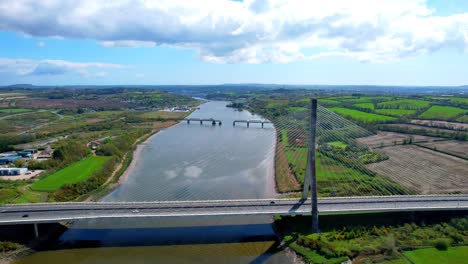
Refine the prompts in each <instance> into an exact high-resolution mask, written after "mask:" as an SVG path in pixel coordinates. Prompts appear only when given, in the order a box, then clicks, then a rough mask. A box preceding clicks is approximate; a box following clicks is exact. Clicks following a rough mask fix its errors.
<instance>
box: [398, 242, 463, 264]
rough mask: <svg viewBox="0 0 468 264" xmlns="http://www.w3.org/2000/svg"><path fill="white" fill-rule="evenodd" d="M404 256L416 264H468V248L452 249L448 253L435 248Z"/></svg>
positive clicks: (405, 253)
mask: <svg viewBox="0 0 468 264" xmlns="http://www.w3.org/2000/svg"><path fill="white" fill-rule="evenodd" d="M404 255H405V256H406V257H407V258H409V259H410V260H411V261H412V262H413V263H416V264H440V263H457V264H468V246H462V247H450V248H448V250H446V251H441V250H437V249H435V248H425V249H418V250H414V251H406V252H404Z"/></svg>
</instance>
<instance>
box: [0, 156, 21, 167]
mask: <svg viewBox="0 0 468 264" xmlns="http://www.w3.org/2000/svg"><path fill="white" fill-rule="evenodd" d="M20 159H21V156H7V157H3V158H0V165H7V164H10V163H14V162H15V161H17V160H20Z"/></svg>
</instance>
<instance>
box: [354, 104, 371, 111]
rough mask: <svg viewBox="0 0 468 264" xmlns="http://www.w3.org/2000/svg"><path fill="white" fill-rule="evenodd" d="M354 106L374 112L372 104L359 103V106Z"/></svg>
mask: <svg viewBox="0 0 468 264" xmlns="http://www.w3.org/2000/svg"><path fill="white" fill-rule="evenodd" d="M354 106H355V107H357V108H364V109H370V110H374V104H373V103H360V104H355V105H354Z"/></svg>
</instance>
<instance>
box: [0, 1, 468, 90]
mask: <svg viewBox="0 0 468 264" xmlns="http://www.w3.org/2000/svg"><path fill="white" fill-rule="evenodd" d="M17 83H29V84H35V85H72V84H73V85H125V84H145V85H151V84H154V85H157V84H164V85H171V84H224V83H266V84H330V85H415V86H420V85H423V86H425V85H437V86H439V85H440V86H457V85H468V1H467V0H346V1H343V0H243V1H234V0H189V1H188V0H101V1H95V0H41V1H37V0H15V1H3V0H0V85H9V84H17Z"/></svg>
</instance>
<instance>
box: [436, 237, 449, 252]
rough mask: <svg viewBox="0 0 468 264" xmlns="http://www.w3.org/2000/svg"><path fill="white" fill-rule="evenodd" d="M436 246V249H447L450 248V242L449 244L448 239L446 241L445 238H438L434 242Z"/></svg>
mask: <svg viewBox="0 0 468 264" xmlns="http://www.w3.org/2000/svg"><path fill="white" fill-rule="evenodd" d="M434 247H435V248H436V249H438V250H447V249H448V244H447V241H445V240H443V239H438V240H436V242H435V243H434Z"/></svg>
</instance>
